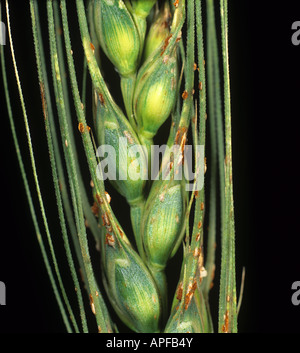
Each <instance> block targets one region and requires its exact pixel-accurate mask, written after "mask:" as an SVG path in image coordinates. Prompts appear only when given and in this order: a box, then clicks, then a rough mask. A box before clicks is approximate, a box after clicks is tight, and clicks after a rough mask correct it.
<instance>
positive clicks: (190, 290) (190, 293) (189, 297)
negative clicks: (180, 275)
mask: <svg viewBox="0 0 300 353" xmlns="http://www.w3.org/2000/svg"><path fill="white" fill-rule="evenodd" d="M196 288H197V280H196V279H194V281H193V283H190V284H189V286H188V290H187V293H186V295H185V299H184V309H185V310H187V309H188V307H189V305H190V302H191V300H192V298H193V295H194V293H195V290H196Z"/></svg>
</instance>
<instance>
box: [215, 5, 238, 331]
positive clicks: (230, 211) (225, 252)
mask: <svg viewBox="0 0 300 353" xmlns="http://www.w3.org/2000/svg"><path fill="white" fill-rule="evenodd" d="M220 15H221V27H222V54H223V55H222V56H223V73H224V106H225V221H224V232H223V240H222V258H221V283H220V303H219V332H237V309H236V305H237V304H236V283H235V229H234V228H235V227H234V206H233V184H232V146H231V144H232V136H231V97H230V75H229V53H228V1H227V0H220Z"/></svg>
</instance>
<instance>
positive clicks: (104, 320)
mask: <svg viewBox="0 0 300 353" xmlns="http://www.w3.org/2000/svg"><path fill="white" fill-rule="evenodd" d="M61 14H62V23H63V29H64V37H65V47H66V54H67V62H68V67H69V75H70V80H71V87H72V92H73V98H74V101H75V108H76V113H77V116H78V122H79V123H80V124H82V125H83V126H84V127H86V126H87V124H86V120H85V115H84V111H83V109H82V102H81V98H80V94H79V91H78V83H77V79H76V72H75V66H74V60H73V57H72V50H71V40H70V33H69V25H68V15H67V8H66V2H65V1H64V0H61ZM81 136H82V137H83V140H84V142H85V143H86V141H89V146H90V150H89V152H88V154H87V159H88V162H89V163H92V165H93V168H96V165H97V164H96V161H94V162H95V163H93V162H92V161H91V158H90V157H91V151H93V147H92V142H91V139H90V135H89V132H88V131H87V130H86V129H85V131H84V132H82V134H81ZM85 143H84V145H85ZM94 158H95V156H94ZM94 158H93V159H94ZM73 173H74V176H75V175H76V169H74V170H73ZM92 179H93V180H96V179H94V175H93V176H92ZM75 187H76V188H75V189H76V190H77V195H78V196H79V195H80V191H79V185H78V181H77V182H76V185H75ZM78 208H79V210H80V214H83V209H82V205H81V204H79V205H78ZM79 220H80V229H81V232H80V233H79V234H78V237H79V241H80V246H81V251H82V256H83V260H84V267H85V271H86V274H87V280H88V283H87V284H88V286H89V289H90V300H91V303H93V304H92V309H93V312H94V314H95V316H96V321H97V324H98V329H99V330H101V332H103V333H104V332H112V325H111V321H110V318H109V314H108V311H107V308H106V306H105V304H104V301H103V298H102V295H101V294H100V293H99V290H98V285H97V283H96V279H95V276H94V271H93V268H92V263H91V259H90V255H89V247H88V242H87V235H86V230H85V224H84V219H83V218H82V217H80V219H79Z"/></svg>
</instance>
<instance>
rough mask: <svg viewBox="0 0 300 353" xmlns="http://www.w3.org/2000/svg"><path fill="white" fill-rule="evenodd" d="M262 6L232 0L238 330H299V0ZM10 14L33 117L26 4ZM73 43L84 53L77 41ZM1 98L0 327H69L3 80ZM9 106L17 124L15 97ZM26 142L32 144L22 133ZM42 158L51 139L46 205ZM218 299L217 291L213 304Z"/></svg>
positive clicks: (35, 130)
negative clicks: (41, 238)
mask: <svg viewBox="0 0 300 353" xmlns="http://www.w3.org/2000/svg"><path fill="white" fill-rule="evenodd" d="M216 3H217V2H216ZM263 3H264V4H262V2H261V1H248V0H247V1H237V0H231V1H229V26H230V37H229V38H230V48H229V49H230V63H231V68H230V70H231V89H232V119H233V122H232V123H233V168H234V171H233V172H234V173H233V175H234V197H235V218H236V238H237V240H236V254H237V255H236V256H237V280H238V282H237V283H238V285H237V287H238V290H239V283H240V278H241V271H242V268H243V267H245V268H246V282H245V291H244V298H243V305H242V309H241V312H240V317H239V331H240V332H251V333H266V332H269V333H281V332H283V333H290V332H291V333H297V332H299V330H300V320H299V318H300V307H295V306H293V305H292V303H291V295H292V290H291V285H292V283H293V282H294V281H297V280H299V278H300V274H299V269H300V268H299V267H300V266H299V249H300V247H299V245H300V242H299V218H300V217H299V211H300V207H299V197H300V190H299V177H300V175H299V174H300V172H299V166H298V164H299V155H298V152H299V123H298V120H299V118H300V116H299V115H300V114H299V100H300V98H299V97H300V96H299V90H300V64H299V63H300V46H299V47H296V46H293V45H292V42H291V36H292V30H291V26H292V23H293V22H294V21H297V20H300V11H299V5H297V1H289V2H286V4H283V3H282V2H277V3H276V2H273V1H272V2H271V1H265V2H263ZM74 8H75V4H74ZM11 17H12V18H13V23H12V25H13V28H14V38H15V44H16V55H17V61H18V65H19V69H20V73H21V80H22V84H23V86H24V93H25V101H26V107H27V111H28V115H29V116H33V115H34V112H35V113H36V112H38V113H39V114H41V105H40V98H39V94H38V90H39V88H38V84H37V82H38V81H37V77H36V72H35V68H34V66H33V65H34V64H33V63H34V57H33V42H32V39H31V31H30V14H29V6H28V3H27V2H25V1H24V2H21V1H18V2H11ZM5 22H6V21H5ZM74 24H75V25H76V17H75V12H74ZM74 47H75V49H74V50H76V48H77V47H78V50H79V49H80V43H77V44H76V43H75V44H74ZM5 51H9V47H8V46H6V47H5ZM8 58H9V55H7V60H8ZM9 79H10V89H11V95H12V97H13V96H15V97H17V90H16V87H15V81H14V79H13V75H12V74H11V73H10V76H9ZM0 99H1V103H0V114H1V130H0V133H1V135H0V147H1V152H0V153H1V154H0V155H1V181H0V187H1V189H0V190H1V194H0V197H1V206H2V207H1V221H0V281H3V282H5V284H6V286H7V305H6V306H1V307H0V332H7V333H14V332H16V333H36V332H37V333H42V332H64V330H65V329H64V326H63V323H62V320H61V319H60V314H59V310H58V308H57V305H56V302H55V299H54V296H53V293H52V289H51V286H50V283H49V280H48V277H47V273H46V271H45V268H44V264H43V261H42V258H41V255H40V252H39V247H38V244H37V241H36V239H35V235H34V228H33V226H32V222H31V218H30V213H29V211H28V207H27V203H26V199H25V195H24V190H23V187H22V180H21V176H20V174H19V169H18V164H17V160H16V158H15V152H14V147H13V143H12V138H11V134H10V129H9V123H8V119H7V117H6V115H7V112H6V107H5V102H4V97H3V94H2V87H1V96H0ZM13 108H14V109H15V116H16V117H17V119H19V120H20V121H21V119H22V114H21V110H20V108H19V100H18V99H17V98H13ZM18 126H19V127H18V133H19V135H22V134H24V129H23V127H22V122H20V123H19V124H18ZM32 134H33V139H38V138H41V136H42V135H43V134H44V128H43V123H42V122H38V121H35V120H34V121H32ZM22 141H23V146H26V140H25V138H24V140H22ZM25 152H26V150H25V147H24V153H25ZM45 156H47V150H46V149H45V146H43V144H41V145H38V147H37V148H36V157H37V160H38V161H39V162H40V163H42V164H41V165H42V168H41V170H40V179H41V180H45V179H46V180H49V185H47V184H46V185H45V184H43V190H44V192H45V194H46V195H47V197H49V198H50V200H49V202H55V201H54V198H53V195H52V196H51V194H52V192H51V191H50V190H52V189H51V188H52V184H51V179H50V178H49V176H50V173H51V171H50V169H49V168H48V167H47V165H46V164H45V163H43V161H44V160H45ZM47 178H48V179H47ZM51 197H52V200H51ZM54 205H55V203H54ZM57 221H58V220H57V215H56V214H55V212H53V213H51V216H50V225H51V227H53V228H52V229H53V231H54V233H56V232H59V228H58V226H57V223H58V222H57ZM217 296H218V293H217V288H214V289H213V291H212V297H213V299H212V301H213V302H217Z"/></svg>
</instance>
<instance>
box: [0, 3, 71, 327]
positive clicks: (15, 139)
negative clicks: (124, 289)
mask: <svg viewBox="0 0 300 353" xmlns="http://www.w3.org/2000/svg"><path fill="white" fill-rule="evenodd" d="M0 19H1V3H0ZM0 52H1V55H0V57H1V68H2V78H3V84H4V91H5V99H6V104H7V110H8V117H9V122H10V127H11V132H12V136H13V142H14V146H15V150H16V154H17V159H18V163H19V167H20V171H21V176H22V179H23V183H24V188H25V193H26V196H27V200H28V204H29V210H30V213H31V217H32V220H33V225H34V228H35V232H36V237H37V240H38V243H39V246H40V249H41V253H42V257H43V260H44V263H45V267H46V271H47V273H48V276H49V279H50V283H51V286H52V289H53V292H54V295H55V298H56V301H57V303H58V307H59V309H60V312H61V315H62V318H63V321H64V323H65V326H66V329H67V331H68V332H69V333H71V332H72V328H71V326H70V323H69V319H68V316H67V314H66V311H65V309H64V306H63V303H62V299H61V296H60V293H59V290H58V288H57V284H56V282H55V279H54V275H53V272H52V269H51V266H50V263H49V260H48V255H47V251H46V249H45V245H44V241H43V238H42V236H41V232H40V229H39V225H38V220H37V216H36V212H35V207H34V204H33V200H32V194H31V191H30V187H29V183H28V178H27V175H26V171H25V167H24V164H23V159H22V155H21V152H20V146H19V142H18V137H17V134H16V128H15V123H14V118H13V112H12V106H11V101H10V96H9V90H8V82H7V76H6V70H5V58H4V51H3V46H0Z"/></svg>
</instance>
